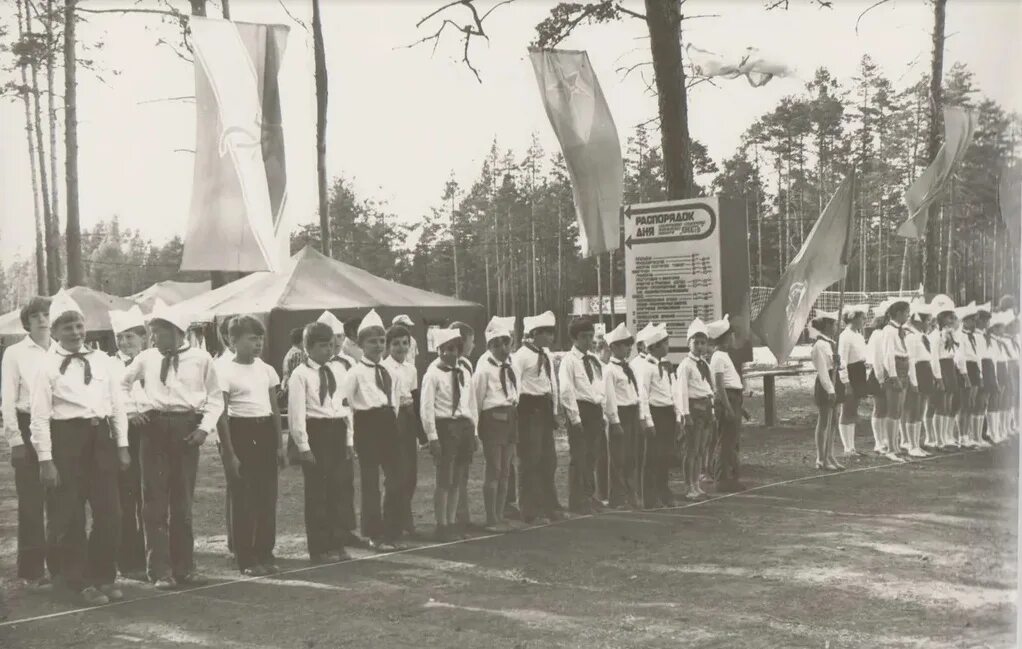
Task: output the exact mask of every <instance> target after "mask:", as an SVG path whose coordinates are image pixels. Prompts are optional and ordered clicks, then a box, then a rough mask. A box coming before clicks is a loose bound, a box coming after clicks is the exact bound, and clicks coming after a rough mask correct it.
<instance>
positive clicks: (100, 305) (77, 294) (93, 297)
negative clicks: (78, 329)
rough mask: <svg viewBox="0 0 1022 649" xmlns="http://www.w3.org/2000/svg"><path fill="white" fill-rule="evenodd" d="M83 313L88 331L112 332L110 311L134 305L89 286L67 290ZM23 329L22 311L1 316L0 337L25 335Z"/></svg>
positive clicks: (125, 308) (126, 308) (126, 299)
mask: <svg viewBox="0 0 1022 649" xmlns="http://www.w3.org/2000/svg"><path fill="white" fill-rule="evenodd" d="M66 293H67V294H68V295H70V296H71V299H73V300H74V301H75V302H77V303H78V306H79V307H80V308H81V310H82V312H83V313H85V329H86V330H87V331H90V332H92V331H112V329H111V328H110V311H111V310H113V311H126V310H128V309H130V308H131V306H132V305H133V304H134V302H132V301H131V300H129V299H128V298H124V297H117V296H116V295H110V294H109V293H104V292H102V291H97V290H95V289H91V288H89V287H87V286H74V287H71V288H69V289H67V291H66ZM24 333H25V330H24V329H22V327H21V309H15V310H14V311H11V312H9V313H5V314H4V315H2V316H0V335H12V334H24Z"/></svg>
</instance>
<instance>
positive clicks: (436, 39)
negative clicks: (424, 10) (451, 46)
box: [404, 0, 514, 83]
mask: <svg viewBox="0 0 1022 649" xmlns="http://www.w3.org/2000/svg"><path fill="white" fill-rule="evenodd" d="M475 2H476V0H453V1H452V2H448V3H446V4H444V5H442V6H440V7H438V8H436V9H434V10H433V11H431V12H430V13H428V14H427V15H426V16H424V17H423V18H421V19H419V21H418V22H417V23H415V27H416V28H417V29H418V28H421V27H422V26H423V25H424V24H426V23H427V22H429V21H430V20H432V19H434V18H437V17H438V16H440V15H441V14H443V13H444V12H445V11H447V10H448V9H452V8H455V7H463V8H465V9H468V11H469V13H470V14H471V19H470V22H466V23H465V24H463V25H461V24H458V23H457V22H455V21H454V20H452V19H451V18H446V17H445V18H443V19H442V22H441V23H440V27H438V28H437V30H436V31H435V32H433V33H432V34H430V35H428V36H423V37H422V38H420V39H419V40H417V41H415V42H414V43H410V44H408V45H405V46H404V47H405V48H412V47H415V46H417V45H422V44H423V43H428V42H430V41H432V42H433V51H432V53H431V55H433V54H436V50H437V47H438V46H439V45H440V39H441V37H442V36H443V34H444V31H445V30H446V29H447V27H452V28H453V29H454V30H455V31H458V32H460V33H461V35H462V44H463V47H462V55H461V60H462V62H463V63H464V64H465V66H466V67H467V68H468V69H469V70H471V71H472V74H473V75H475V78H476V80H477V81H478V82H479V83H482V82H483V79H482V77H481V76H479V70H478V69H476V67H475V66H474V65H473V64H472V59H471V57H470V55H469V48H470V47H471V46H472V39H473V38H482V39H484V40H487V41H489V39H490V37H489V35H487V33H486V30H485V29H484V27H483V21H485V20H486V18H487V17H488V16H489V15H490V14H491V13H493V12H494V11H495V10H496V9H497V8H498V7H502V6H504V5H509V4H511V3H512V2H514V0H500V1H499V2H497V3H496V4H494V5H493V6H492V7H490V8H489V9H488V10H487V11H485V12H483V14H482V15H480V13H479V8H478V7H477V6H476V4H475Z"/></svg>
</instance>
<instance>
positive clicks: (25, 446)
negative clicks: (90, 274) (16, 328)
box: [0, 296, 56, 589]
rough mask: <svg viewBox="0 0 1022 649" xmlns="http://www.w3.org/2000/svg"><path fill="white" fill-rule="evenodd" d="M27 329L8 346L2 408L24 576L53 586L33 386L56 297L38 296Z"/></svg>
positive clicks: (0, 372)
mask: <svg viewBox="0 0 1022 649" xmlns="http://www.w3.org/2000/svg"><path fill="white" fill-rule="evenodd" d="M20 315H21V326H22V327H23V328H24V329H25V331H26V332H28V335H27V336H25V337H24V338H23V339H22V340H20V341H18V342H16V343H15V344H13V345H11V346H10V347H8V348H7V351H6V352H4V354H3V361H2V364H0V381H2V384H0V385H2V387H0V408H2V409H3V424H4V437H5V438H6V439H7V445H8V446H9V447H10V449H11V465H12V466H13V467H14V489H15V492H16V493H17V495H18V578H19V579H22V580H24V582H25V583H26V584H27V585H28V587H29V588H31V589H43V588H48V587H49V586H50V579H49V578H48V577H47V576H46V567H47V564H50V565H49V567H50V570H51V572H53V573H54V574H55V573H56V570H55V569H56V565H55V564H53V563H51V562H50V559H49V557H48V552H47V545H46V513H45V511H46V508H45V500H46V498H45V496H46V493H45V490H44V489H43V484H42V482H40V480H39V458H38V456H37V455H36V451H35V448H33V447H32V439H31V435H32V432H31V428H30V426H31V420H32V415H31V411H32V386H33V384H34V383H35V375H36V373H37V372H38V371H39V368H40V367H41V366H42V362H43V359H45V358H46V356H47V354H48V353H49V351H48V350H49V349H50V346H51V345H52V344H53V340H52V339H51V338H50V299H49V298H46V297H39V296H37V297H33V298H32V299H31V300H29V301H28V303H27V304H25V306H23V307H22V308H21V314H20Z"/></svg>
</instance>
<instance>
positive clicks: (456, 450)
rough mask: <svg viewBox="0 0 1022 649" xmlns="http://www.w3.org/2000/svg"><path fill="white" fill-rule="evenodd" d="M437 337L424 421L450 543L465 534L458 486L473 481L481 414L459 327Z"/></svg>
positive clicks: (440, 529) (436, 500)
mask: <svg viewBox="0 0 1022 649" xmlns="http://www.w3.org/2000/svg"><path fill="white" fill-rule="evenodd" d="M436 341H437V352H438V354H439V361H440V362H439V363H436V364H434V365H431V366H430V367H429V369H428V370H426V374H425V376H423V377H422V397H421V401H422V425H423V427H424V428H425V429H426V437H427V438H428V439H429V448H430V453H432V454H433V458H434V460H435V461H436V490H435V491H434V494H433V506H434V510H435V515H436V539H437V540H438V541H450V540H453V539H454V538H457V537H462V538H464V537H463V536H462V535H460V534H458V532H457V531H456V530H455V527H454V525H455V523H456V520H455V518H456V516H457V511H458V498H459V489H458V485H460V484H461V482H462V480H465V479H467V477H466V475H467V473H468V470H469V468H470V467H471V465H472V455H473V454H474V453H475V451H476V447H477V445H478V441H477V439H476V417H477V412H476V404H475V395H474V390H473V389H472V380H471V375H470V374H469V373H468V372H467V371H466V370H465V368H464V367H463V366H462V364H461V363H460V362H459V361H460V358H461V353H462V346H461V335H460V334H459V333H458V330H457V329H441V330H440V331H439V332H438V334H437V339H436Z"/></svg>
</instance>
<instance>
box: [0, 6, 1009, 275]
mask: <svg viewBox="0 0 1022 649" xmlns="http://www.w3.org/2000/svg"><path fill="white" fill-rule="evenodd" d="M281 1H282V2H283V4H284V5H286V6H287V7H288V9H289V10H290V11H291V13H292V14H293V15H294V16H295V17H297V18H299V19H300V20H303V21H305V22H306V24H308V18H309V11H308V6H309V5H310V4H311V3H310V2H308V1H306V0H302V1H299V0H281ZM438 3H440V0H400V1H399V0H366V1H356V0H322V4H323V13H324V16H323V23H324V34H325V40H326V50H327V66H328V70H329V76H330V108H329V134H328V166H329V172H330V174H331V175H340V174H343V175H345V176H347V177H349V178H353V179H354V180H355V183H356V187H357V189H358V190H359V191H360V192H362V193H363V194H365V195H372V196H375V197H377V198H380V199H383V200H385V201H387V202H388V204H389V207H390V209H391V210H392V211H393V212H394V213H396V214H397V215H399V217H400V218H402V219H404V220H407V221H408V222H415V221H416V220H418V219H419V218H420V217H421V215H423V214H424V213H425V212H426V211H427V210H428V208H429V207H430V206H432V205H437V204H439V203H440V201H439V197H440V195H441V193H442V189H443V184H444V182H445V181H446V179H447V177H448V175H449V173H450V172H451V170H453V171H454V173H455V174H456V176H457V177H458V179H459V180H460V181H461V182H462V184H463V185H466V184H468V183H470V182H471V181H472V180H473V179H474V177H475V174H476V173H477V171H478V169H479V165H480V163H481V161H482V159H483V158H484V157H485V155H486V153H487V152H488V150H489V148H490V143H491V142H492V140H493V139H494V138H497V140H498V142H499V143H500V145H501V146H502V147H504V148H513V149H515V150H517V151H524V150H525V148H526V147H527V146H528V143H529V140H530V137H531V135H532V133H534V132H535V133H538V134H539V136H540V139H541V142H542V143H543V145H544V147H546V149H547V150H548V151H549V150H553V149H555V148H556V146H557V144H556V140H555V139H554V136H553V133H552V131H551V129H550V126H549V123H548V122H547V118H546V115H545V113H544V112H543V109H542V105H541V103H540V100H539V95H538V91H537V88H536V82H535V79H534V76H533V73H532V69H531V66H530V65H529V63H528V60H527V59H526V56H525V55H526V51H525V48H526V46H527V45H528V43H529V41H530V40H532V38H533V36H534V33H535V32H534V27H535V25H536V23H537V22H539V21H540V20H541V19H542V18H543V17H544V16H545V15H546V14H547V12H548V10H549V8H550V7H551V6H553V5H554V4H555V3H554V1H553V0H518V1H517V2H515V3H514V4H512V5H510V6H506V7H501V8H500V9H498V10H497V11H496V12H495V13H494V14H493V15H492V16H491V17H490V19H489V20H488V21H487V23H486V27H487V31H488V32H489V35H490V42H489V44H488V45H487V44H486V43H484V42H482V41H478V42H477V43H476V44H475V46H474V48H473V50H472V59H473V62H474V63H475V65H476V66H477V67H478V68H479V70H480V73H481V75H482V77H483V83H482V84H479V83H478V82H477V81H476V80H475V78H474V77H473V75H472V74H471V72H469V70H468V69H467V68H465V66H464V65H463V64H461V63H460V61H459V59H460V54H461V50H460V43H459V42H458V40H457V39H456V38H454V36H456V35H455V34H453V33H451V34H449V35H448V37H447V40H445V41H443V42H442V43H441V44H440V47H439V49H438V50H437V52H436V54H435V55H434V56H432V57H431V56H430V48H429V46H420V47H418V48H413V49H404V48H402V46H403V45H406V44H408V43H410V42H412V41H414V40H416V39H417V38H420V37H422V36H423V35H425V34H426V33H427V31H426V30H425V28H424V29H423V30H419V31H417V30H416V27H415V23H416V22H417V20H418V19H419V18H420V17H421V16H422V15H423V14H424V13H427V11H428V9H430V8H431V7H433V6H435V5H437V4H438ZM82 4H83V5H84V6H86V7H110V6H115V5H116V3H115V2H111V1H109V0H82ZM182 4H186V3H182ZM625 4H626V6H629V7H632V8H634V9H636V10H641V8H642V2H641V1H637V0H630V1H628V2H626V3H625ZM868 4H872V2H869V3H863V2H854V1H849V0H835V1H834V5H835V7H836V8H835V9H832V10H826V9H819V8H817V7H816V5H815V4H814V3H812V2H810V0H791V9H790V10H789V11H787V12H785V11H771V12H766V11H764V10H763V8H762V5H763V3H762V1H761V0H747V1H746V0H743V1H739V0H733V1H731V2H722V1H720V0H716V1H701V0H688V1H687V2H686V4H685V12H686V13H687V14H690V15H694V14H704V13H717V14H720V17H719V18H702V19H699V20H692V21H690V22H687V23H686V29H687V32H686V38H687V40H688V41H690V42H692V43H693V44H694V45H696V46H697V47H700V48H702V49H706V50H713V51H731V50H735V49H739V50H740V49H742V48H744V47H747V46H753V47H758V48H760V49H761V50H762V51H764V52H765V53H767V54H770V55H771V56H772V57H773V58H775V59H777V60H779V61H781V62H783V63H786V64H788V65H791V66H794V67H795V68H796V69H797V71H798V72H799V77H800V78H795V79H784V80H775V81H772V82H771V83H769V84H768V85H766V86H765V87H762V88H758V89H754V88H751V87H749V85H748V84H747V83H746V82H745V81H743V80H735V81H721V82H720V83H718V87H712V86H709V85H702V86H700V87H698V88H697V89H695V90H694V91H693V93H692V94H691V95H690V98H689V109H690V114H689V128H690V131H691V133H692V135H693V137H696V138H698V139H699V140H701V141H703V142H704V143H705V144H706V145H707V146H708V147H709V151H710V154H711V156H712V157H713V158H714V159H715V160H718V161H719V160H720V159H722V158H723V157H725V156H727V155H730V154H731V153H732V151H733V150H734V147H735V146H736V144H737V143H738V141H739V138H740V137H741V134H742V132H743V131H744V130H745V129H746V128H747V127H748V125H749V124H750V123H751V122H752V121H753V120H754V119H755V118H756V117H757V116H759V115H761V114H762V113H764V112H766V111H768V110H770V109H771V108H772V107H773V106H774V105H776V102H777V101H778V99H779V98H780V97H782V96H784V95H786V94H791V93H795V92H798V91H799V90H800V89H801V87H802V85H803V83H804V80H805V79H808V78H810V77H811V76H812V72H813V70H814V69H815V68H816V67H817V66H820V65H824V66H827V67H828V68H830V70H831V71H832V72H833V73H834V74H835V75H836V76H837V77H838V78H839V79H841V80H843V81H844V80H848V79H849V78H850V77H851V76H853V75H854V73H855V69H856V66H857V65H858V62H859V59H860V58H861V56H862V55H863V54H865V53H868V54H869V55H870V56H872V57H873V59H874V60H875V61H876V62H877V63H878V64H879V65H880V66H881V67H882V69H883V70H884V71H885V72H886V73H887V74H888V75H889V76H890V77H891V78H892V79H893V80H895V82H896V84H897V85H899V86H900V85H902V84H903V83H904V82H905V81H906V80H908V79H911V78H914V77H915V76H917V75H919V74H921V73H923V72H924V70H925V68H926V66H927V65H928V59H929V55H930V38H931V29H932V20H933V19H932V8H931V7H930V5H929V3H927V2H924V1H923V0H892V1H891V2H889V3H887V5H884V6H882V7H880V8H878V9H876V10H874V11H873V12H871V13H870V14H869V15H868V16H866V17H865V18H864V19H863V22H862V24H861V26H860V30H859V34H858V35H857V34H856V33H855V29H854V26H855V21H856V18H857V16H858V15H859V13H860V12H861V11H862V9H863V8H864V7H865V6H868ZM481 5H482V6H485V7H488V6H489V3H488V2H485V1H483V2H481ZM231 10H232V17H233V18H234V19H236V20H246V21H253V22H278V23H282V24H286V25H289V26H290V27H291V33H290V36H289V41H288V50H287V53H286V55H285V61H284V63H283V70H282V73H281V83H282V86H283V97H284V98H283V102H284V128H285V131H286V137H287V145H288V147H289V148H288V150H287V156H288V158H289V162H290V163H292V171H291V177H290V178H289V187H288V191H289V200H290V206H291V208H292V211H291V214H292V216H293V218H294V219H295V220H296V221H299V222H302V221H304V222H308V221H312V220H314V219H315V203H316V198H315V196H316V185H315V183H316V175H315V150H314V128H315V108H314V95H313V92H314V90H313V89H314V86H313V80H312V58H311V51H312V50H311V38H310V34H309V33H308V32H307V31H306V30H305V29H304V28H303V27H302V26H301V25H298V24H297V23H295V22H293V21H292V20H291V19H290V18H289V17H288V15H287V14H286V13H285V11H284V10H283V9H282V6H281V2H278V0H232V1H231ZM9 11H10V6H9V4H8V6H7V8H5V9H2V10H0V12H3V13H2V14H0V15H2V18H3V20H4V21H5V22H6V24H10V25H12V26H13V17H9V16H8V12H9ZM1020 16H1022V12H1020V3H1019V2H1018V1H1017V0H951V1H950V2H949V3H948V15H947V33H948V35H949V38H948V41H947V49H946V58H945V61H946V64H945V65H946V67H945V69H948V68H949V67H950V64H951V63H952V62H954V61H962V62H965V63H967V64H968V65H969V67H970V68H971V69H972V70H973V71H974V72H975V74H976V81H977V85H978V86H979V87H980V88H981V89H982V91H983V92H984V93H986V94H988V95H990V96H992V97H993V98H995V99H996V100H997V101H999V102H1001V103H1002V104H1004V105H1006V106H1007V107H1009V108H1011V109H1014V110H1019V109H1022V101H1020V99H1019V90H1020V89H1019V85H1018V81H1017V79H1018V78H1019V71H1018V67H1017V66H1018V63H1017V62H1018V61H1020V60H1022V56H1020V54H1022V52H1020V45H1019V39H1018V34H1019V33H1020V28H1022V22H1020ZM8 18H10V19H8ZM433 29H435V26H434V27H433ZM79 32H80V33H79V37H80V38H81V39H82V40H83V41H99V40H101V41H103V42H104V44H105V46H104V47H103V49H102V50H100V51H98V52H95V53H94V54H92V56H94V57H95V58H96V59H97V62H98V63H99V65H100V67H102V68H104V69H105V70H106V72H105V73H104V77H105V81H100V80H99V79H97V78H96V76H95V75H93V74H91V73H88V72H85V71H80V73H79V91H78V107H79V119H80V129H79V133H80V135H79V139H80V157H79V169H80V176H81V178H80V183H81V189H80V196H81V213H82V223H83V226H84V227H90V226H92V225H94V224H95V223H96V222H98V221H100V220H104V219H108V218H110V217H112V216H114V215H117V216H119V217H120V219H121V222H122V223H123V224H124V225H125V226H128V227H131V228H138V229H139V230H141V231H142V232H143V233H144V235H145V236H147V237H150V238H152V239H153V240H154V241H156V242H160V241H163V240H165V239H167V238H169V237H171V236H173V235H175V234H183V232H184V228H185V223H186V220H187V209H188V201H189V196H190V192H191V174H192V155H191V153H190V152H189V150H191V149H193V148H194V129H195V119H194V104H192V103H189V102H187V101H153V100H161V99H164V98H168V97H181V96H190V95H192V94H193V92H194V87H193V83H194V82H193V72H192V68H191V65H190V64H189V63H187V62H185V61H182V60H181V59H180V58H178V57H177V56H176V55H175V54H174V53H173V52H172V51H171V50H170V49H169V48H167V47H165V46H157V44H156V43H157V41H158V40H159V39H160V38H161V37H162V38H164V39H167V40H172V41H173V40H176V39H179V36H178V35H177V34H176V33H175V29H174V28H173V27H170V26H161V25H160V23H159V22H158V21H157V20H156V19H154V18H153V17H151V16H144V15H130V16H129V15H122V14H102V15H91V16H89V22H88V24H86V25H83V26H82V27H80V29H79ZM561 46H562V47H565V48H573V49H585V50H587V51H588V52H589V55H590V57H591V60H592V62H593V66H594V69H595V71H596V73H597V76H598V77H599V79H600V82H601V84H602V86H603V89H604V94H605V95H606V97H607V100H608V102H609V104H610V108H611V112H612V113H613V115H614V119H615V122H616V124H617V127H618V131H619V134H620V138H621V141H622V146H624V143H625V140H626V138H627V137H628V135H629V134H630V132H631V130H632V128H633V127H634V125H635V124H637V123H640V122H643V121H645V120H647V119H649V118H651V117H653V116H654V115H655V111H656V102H655V99H654V98H652V97H650V96H648V94H647V93H646V91H645V82H644V81H643V79H642V78H641V76H640V75H639V74H632V75H631V76H629V77H628V78H627V79H623V78H622V74H621V73H620V72H619V71H618V69H619V68H621V67H622V66H627V65H631V64H633V63H638V62H641V61H643V60H646V59H647V58H648V54H647V51H648V41H647V39H646V38H645V25H644V23H642V22H641V21H637V20H634V19H629V20H626V21H623V22H620V23H616V24H613V25H605V26H599V27H591V28H582V29H580V30H578V32H577V33H576V34H575V35H573V36H572V37H571V38H569V39H568V40H566V41H565V42H564V43H562V45H561ZM1009 70H1013V71H1014V73H1013V74H1009ZM112 71H117V72H118V74H116V75H114V74H112V73H111V72H112ZM647 78H649V73H647ZM649 80H650V81H651V79H649ZM899 80H900V81H899ZM61 149H62V147H61ZM60 169H61V174H62V172H63V163H61V167H60ZM59 187H60V194H61V201H63V198H64V196H63V195H64V187H63V178H62V177H61V179H60V186H59ZM63 214H64V208H63V206H62V207H61V215H62V216H63ZM32 224H33V212H32V199H31V184H30V176H29V171H28V150H27V144H26V141H25V131H24V117H23V112H22V106H21V104H20V103H18V102H15V101H11V100H10V99H8V98H4V100H3V101H0V259H2V260H3V261H4V262H8V261H10V260H11V259H12V258H13V257H12V256H13V255H26V254H30V253H31V250H32V246H33V241H34V238H33V237H34V235H33V225H32Z"/></svg>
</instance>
